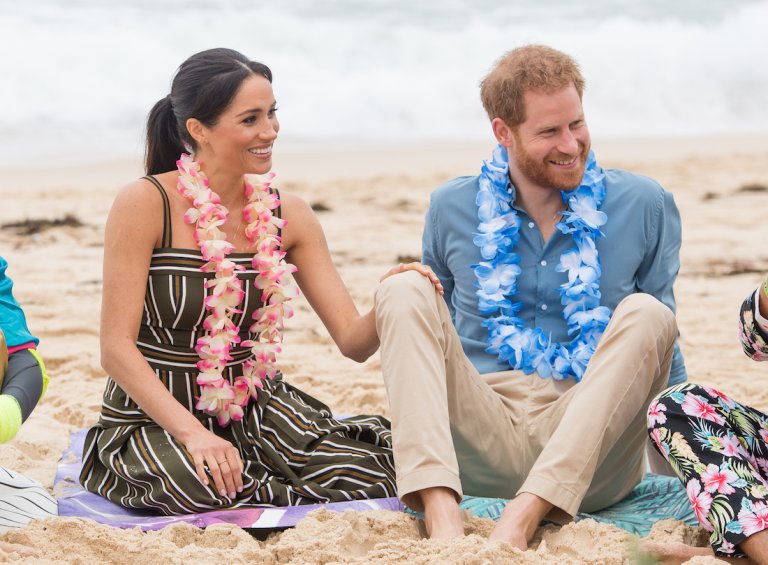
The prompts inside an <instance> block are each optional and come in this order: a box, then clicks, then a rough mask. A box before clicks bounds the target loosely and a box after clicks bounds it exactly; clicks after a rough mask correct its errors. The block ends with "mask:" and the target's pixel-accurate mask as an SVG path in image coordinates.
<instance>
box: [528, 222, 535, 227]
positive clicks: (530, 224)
mask: <svg viewBox="0 0 768 565" xmlns="http://www.w3.org/2000/svg"><path fill="white" fill-rule="evenodd" d="M535 225H536V224H534V223H533V222H528V227H529V228H532V227H533V226H535Z"/></svg>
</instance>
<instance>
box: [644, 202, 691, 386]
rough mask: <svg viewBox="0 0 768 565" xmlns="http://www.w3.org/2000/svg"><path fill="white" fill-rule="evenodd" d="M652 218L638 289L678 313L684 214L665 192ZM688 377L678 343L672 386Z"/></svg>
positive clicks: (672, 370) (674, 358)
mask: <svg viewBox="0 0 768 565" xmlns="http://www.w3.org/2000/svg"><path fill="white" fill-rule="evenodd" d="M655 204H656V205H655V206H654V209H653V213H652V214H651V216H650V218H649V219H650V225H649V226H648V233H649V234H650V235H649V237H648V240H647V245H646V250H645V258H644V259H643V262H642V263H641V264H640V268H639V269H638V271H637V289H638V291H639V292H645V293H647V294H650V295H652V296H655V297H656V298H657V299H658V300H659V301H661V302H662V303H663V304H665V305H666V306H668V307H669V309H670V310H672V312H675V311H676V310H677V306H676V304H675V293H674V289H673V287H674V283H675V279H677V273H678V272H679V271H680V245H681V243H682V224H681V221H680V212H679V210H678V209H677V205H676V204H675V200H674V198H673V196H672V194H671V193H669V192H667V191H665V190H663V189H662V190H661V194H660V198H658V199H657V200H656V202H655ZM687 378H688V375H687V373H686V370H685V361H684V360H683V354H682V352H681V351H680V344H679V343H677V342H676V343H675V351H674V353H673V357H672V368H671V370H670V374H669V384H670V385H675V384H680V383H681V382H684V381H685V380H686V379H687Z"/></svg>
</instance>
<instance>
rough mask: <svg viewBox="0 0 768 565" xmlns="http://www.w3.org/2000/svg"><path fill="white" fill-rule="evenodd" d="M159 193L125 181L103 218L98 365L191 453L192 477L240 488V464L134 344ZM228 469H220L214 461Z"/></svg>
mask: <svg viewBox="0 0 768 565" xmlns="http://www.w3.org/2000/svg"><path fill="white" fill-rule="evenodd" d="M162 210H163V207H162V202H161V197H160V194H159V193H158V192H157V190H155V189H154V188H153V187H151V186H150V185H149V183H148V182H147V181H137V182H135V183H133V184H131V185H128V186H127V187H125V189H123V190H122V191H121V192H120V194H118V196H117V198H116V199H115V202H114V204H113V206H112V209H111V211H110V213H109V217H108V219H107V226H106V231H105V236H104V273H103V278H104V281H103V284H104V287H103V294H102V306H101V364H102V367H103V368H104V370H105V371H107V373H108V374H109V375H110V376H111V377H112V379H113V380H114V381H115V382H116V383H117V384H118V385H119V386H120V388H122V389H123V390H124V391H125V392H126V394H127V395H128V396H129V397H131V399H133V400H134V402H136V404H138V405H139V407H140V408H141V409H142V410H143V411H144V412H145V413H146V414H147V415H148V416H149V417H150V418H152V420H154V421H155V422H156V423H157V424H158V425H160V426H161V427H162V428H163V429H165V430H166V431H167V432H168V433H170V434H171V435H172V436H173V437H174V438H176V439H177V440H178V441H179V442H181V443H182V444H183V445H184V446H185V447H186V449H187V450H188V451H189V452H190V454H191V455H192V456H193V458H194V461H195V465H196V467H197V471H198V476H199V477H200V480H201V481H202V482H203V483H204V484H208V479H207V477H206V474H205V470H204V465H205V463H206V462H207V464H208V466H209V467H210V468H211V473H212V475H213V478H214V482H215V484H216V488H217V490H218V491H219V492H220V493H221V492H222V491H223V490H224V488H225V487H226V492H228V493H230V494H231V493H233V492H234V490H235V489H236V488H240V489H241V488H242V462H241V461H240V457H239V454H238V453H237V450H236V449H235V448H234V446H232V444H231V443H230V442H228V441H226V440H224V439H222V438H219V437H218V436H216V435H215V434H213V433H211V432H210V431H208V430H207V429H206V428H205V427H204V426H203V425H202V424H201V423H200V421H198V419H197V418H196V417H195V416H194V415H193V414H192V413H191V412H189V411H188V410H187V409H186V408H185V407H184V406H182V405H181V404H180V403H179V402H178V401H177V400H176V399H175V398H174V397H173V395H172V394H171V393H170V392H169V391H168V390H167V389H166V388H165V387H164V386H163V384H162V383H161V382H160V379H158V378H157V375H156V374H155V373H154V371H153V370H152V369H151V367H150V366H149V364H148V363H147V361H146V360H145V359H144V357H143V356H142V355H141V353H140V352H139V350H138V348H137V347H136V338H137V336H138V333H139V324H140V322H141V316H142V313H143V305H144V294H145V292H146V287H147V279H148V276H149V264H150V260H151V256H152V250H153V249H154V248H155V247H156V246H157V245H158V243H159V240H160V237H161V235H162V226H163V217H162ZM225 459H226V460H227V461H228V462H229V467H231V468H232V469H233V471H235V470H237V471H239V472H236V473H235V472H233V473H229V472H228V471H227V472H224V473H223V475H224V477H223V480H222V473H219V471H218V467H219V466H218V464H213V462H218V461H224V460H225Z"/></svg>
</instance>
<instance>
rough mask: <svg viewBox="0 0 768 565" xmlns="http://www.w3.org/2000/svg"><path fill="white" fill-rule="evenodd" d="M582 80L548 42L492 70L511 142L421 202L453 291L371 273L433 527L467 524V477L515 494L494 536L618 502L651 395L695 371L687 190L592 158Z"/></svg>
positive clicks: (639, 460) (419, 499)
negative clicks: (687, 276) (686, 258)
mask: <svg viewBox="0 0 768 565" xmlns="http://www.w3.org/2000/svg"><path fill="white" fill-rule="evenodd" d="M583 88H584V80H583V78H582V76H581V73H580V71H579V69H578V66H577V65H576V63H575V62H574V61H573V60H572V59H571V58H570V57H568V56H567V55H565V54H563V53H560V52H559V51H556V50H554V49H550V48H548V47H543V46H535V45H533V46H526V47H522V48H519V49H515V50H514V51H511V52H510V53H508V54H507V55H505V56H504V57H503V58H502V59H500V60H499V61H498V63H497V64H496V65H495V67H494V68H493V69H492V70H491V72H490V73H489V74H488V76H487V77H486V78H485V79H484V80H483V82H482V85H481V97H482V100H483V105H484V106H485V109H486V111H487V112H488V115H489V117H490V119H491V126H492V129H493V133H494V136H495V137H496V140H497V141H498V142H499V148H498V149H497V151H496V152H495V153H494V156H493V158H492V159H490V160H489V161H486V162H485V163H484V165H483V168H482V172H481V174H480V175H479V176H473V177H460V178H457V179H454V180H453V181H450V182H448V183H446V184H445V185H443V186H442V187H440V188H439V189H438V190H436V191H435V192H434V194H433V195H432V198H431V203H430V208H429V211H428V213H427V218H426V225H425V228H424V238H423V247H424V250H423V261H424V263H426V264H427V265H429V266H430V267H431V268H432V269H433V270H434V272H435V273H436V274H437V276H438V277H439V278H440V281H441V283H442V285H443V287H444V289H445V294H444V298H443V297H440V296H439V295H438V294H436V293H435V290H434V288H433V287H432V286H431V285H430V284H429V283H428V281H427V280H426V279H425V278H424V277H421V276H420V275H418V274H403V275H398V276H395V277H390V278H389V279H386V280H385V281H384V282H383V283H382V285H381V287H380V288H379V290H378V292H377V297H376V321H377V327H378V331H379V336H380V338H381V357H382V370H383V374H384V379H385V382H386V386H387V393H388V395H389V400H390V406H391V417H392V424H393V441H394V455H395V463H396V470H397V477H398V479H397V480H398V492H399V495H400V497H401V498H402V499H403V501H404V502H405V503H406V504H408V505H409V506H410V507H412V508H415V509H419V510H421V509H423V510H424V513H425V522H426V527H427V531H428V533H429V534H430V536H431V537H433V538H445V537H453V536H458V535H462V534H463V527H462V522H461V518H460V514H459V509H458V501H459V500H460V499H461V496H462V494H468V495H477V496H494V497H503V498H510V499H512V500H511V501H510V502H509V503H508V505H507V507H506V508H505V511H504V513H503V515H502V517H501V519H500V520H499V522H498V524H497V526H496V529H495V531H494V533H493V535H492V539H498V540H505V541H507V542H509V543H512V544H513V545H514V546H516V547H519V548H521V549H525V548H527V544H528V542H529V541H530V539H531V537H532V536H533V534H534V532H535V530H536V527H537V526H538V525H539V523H540V521H541V520H542V519H543V518H544V517H548V518H550V519H553V520H557V521H566V520H568V519H569V517H572V516H573V515H575V514H576V512H577V511H579V510H583V511H594V510H597V509H600V508H604V507H606V506H609V505H611V504H613V503H615V502H617V501H618V500H620V499H621V498H623V497H624V496H626V495H627V494H628V493H629V492H630V490H632V488H633V487H634V486H635V485H636V484H637V483H638V482H639V481H640V480H641V478H642V476H643V473H644V470H645V460H644V455H643V454H644V449H643V448H644V446H645V444H646V438H647V436H646V435H645V434H646V432H645V410H646V408H647V406H648V404H649V402H650V400H651V398H653V396H654V395H655V394H656V393H658V392H659V391H661V390H662V388H664V387H665V386H666V384H667V382H668V380H669V382H671V383H678V382H681V381H684V380H685V378H686V376H685V367H684V365H683V360H682V357H681V355H680V352H679V350H678V348H677V346H676V338H677V328H676V324H675V320H674V315H673V311H674V307H675V303H674V295H673V292H672V285H673V282H674V280H675V277H676V275H677V271H678V269H679V257H678V252H679V248H680V218H679V214H678V211H677V208H676V207H675V204H674V201H673V199H672V196H671V195H670V194H669V193H667V192H666V191H664V189H662V188H661V187H660V186H659V185H658V184H657V183H655V182H654V181H652V180H651V179H648V178H644V177H640V176H637V175H633V174H631V173H628V172H626V171H621V170H603V169H601V168H600V167H599V166H597V165H596V163H595V161H594V158H592V157H591V153H590V137H589V131H588V129H587V125H586V122H585V120H584V112H583V109H582V92H583ZM420 279H423V280H420ZM670 369H671V375H670Z"/></svg>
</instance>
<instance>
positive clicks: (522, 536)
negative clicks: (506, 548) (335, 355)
mask: <svg viewBox="0 0 768 565" xmlns="http://www.w3.org/2000/svg"><path fill="white" fill-rule="evenodd" d="M552 508H553V506H552V504H550V503H549V502H547V501H546V500H544V499H542V498H539V497H538V496H536V495H535V494H531V493H528V492H524V493H521V494H519V495H518V496H516V497H515V498H513V499H512V500H510V501H509V502H508V503H507V506H506V507H505V508H504V512H503V513H502V515H501V518H499V521H498V523H497V524H496V528H495V529H494V530H493V533H492V534H491V536H490V538H489V539H491V540H493V541H505V542H507V543H509V544H511V545H512V546H513V547H516V548H518V549H522V550H523V551H525V550H526V549H528V542H530V541H531V540H532V539H533V535H534V534H535V533H536V528H538V527H539V524H540V523H541V520H542V519H543V518H544V516H546V515H547V514H548V513H549V511H550V510H552Z"/></svg>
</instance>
